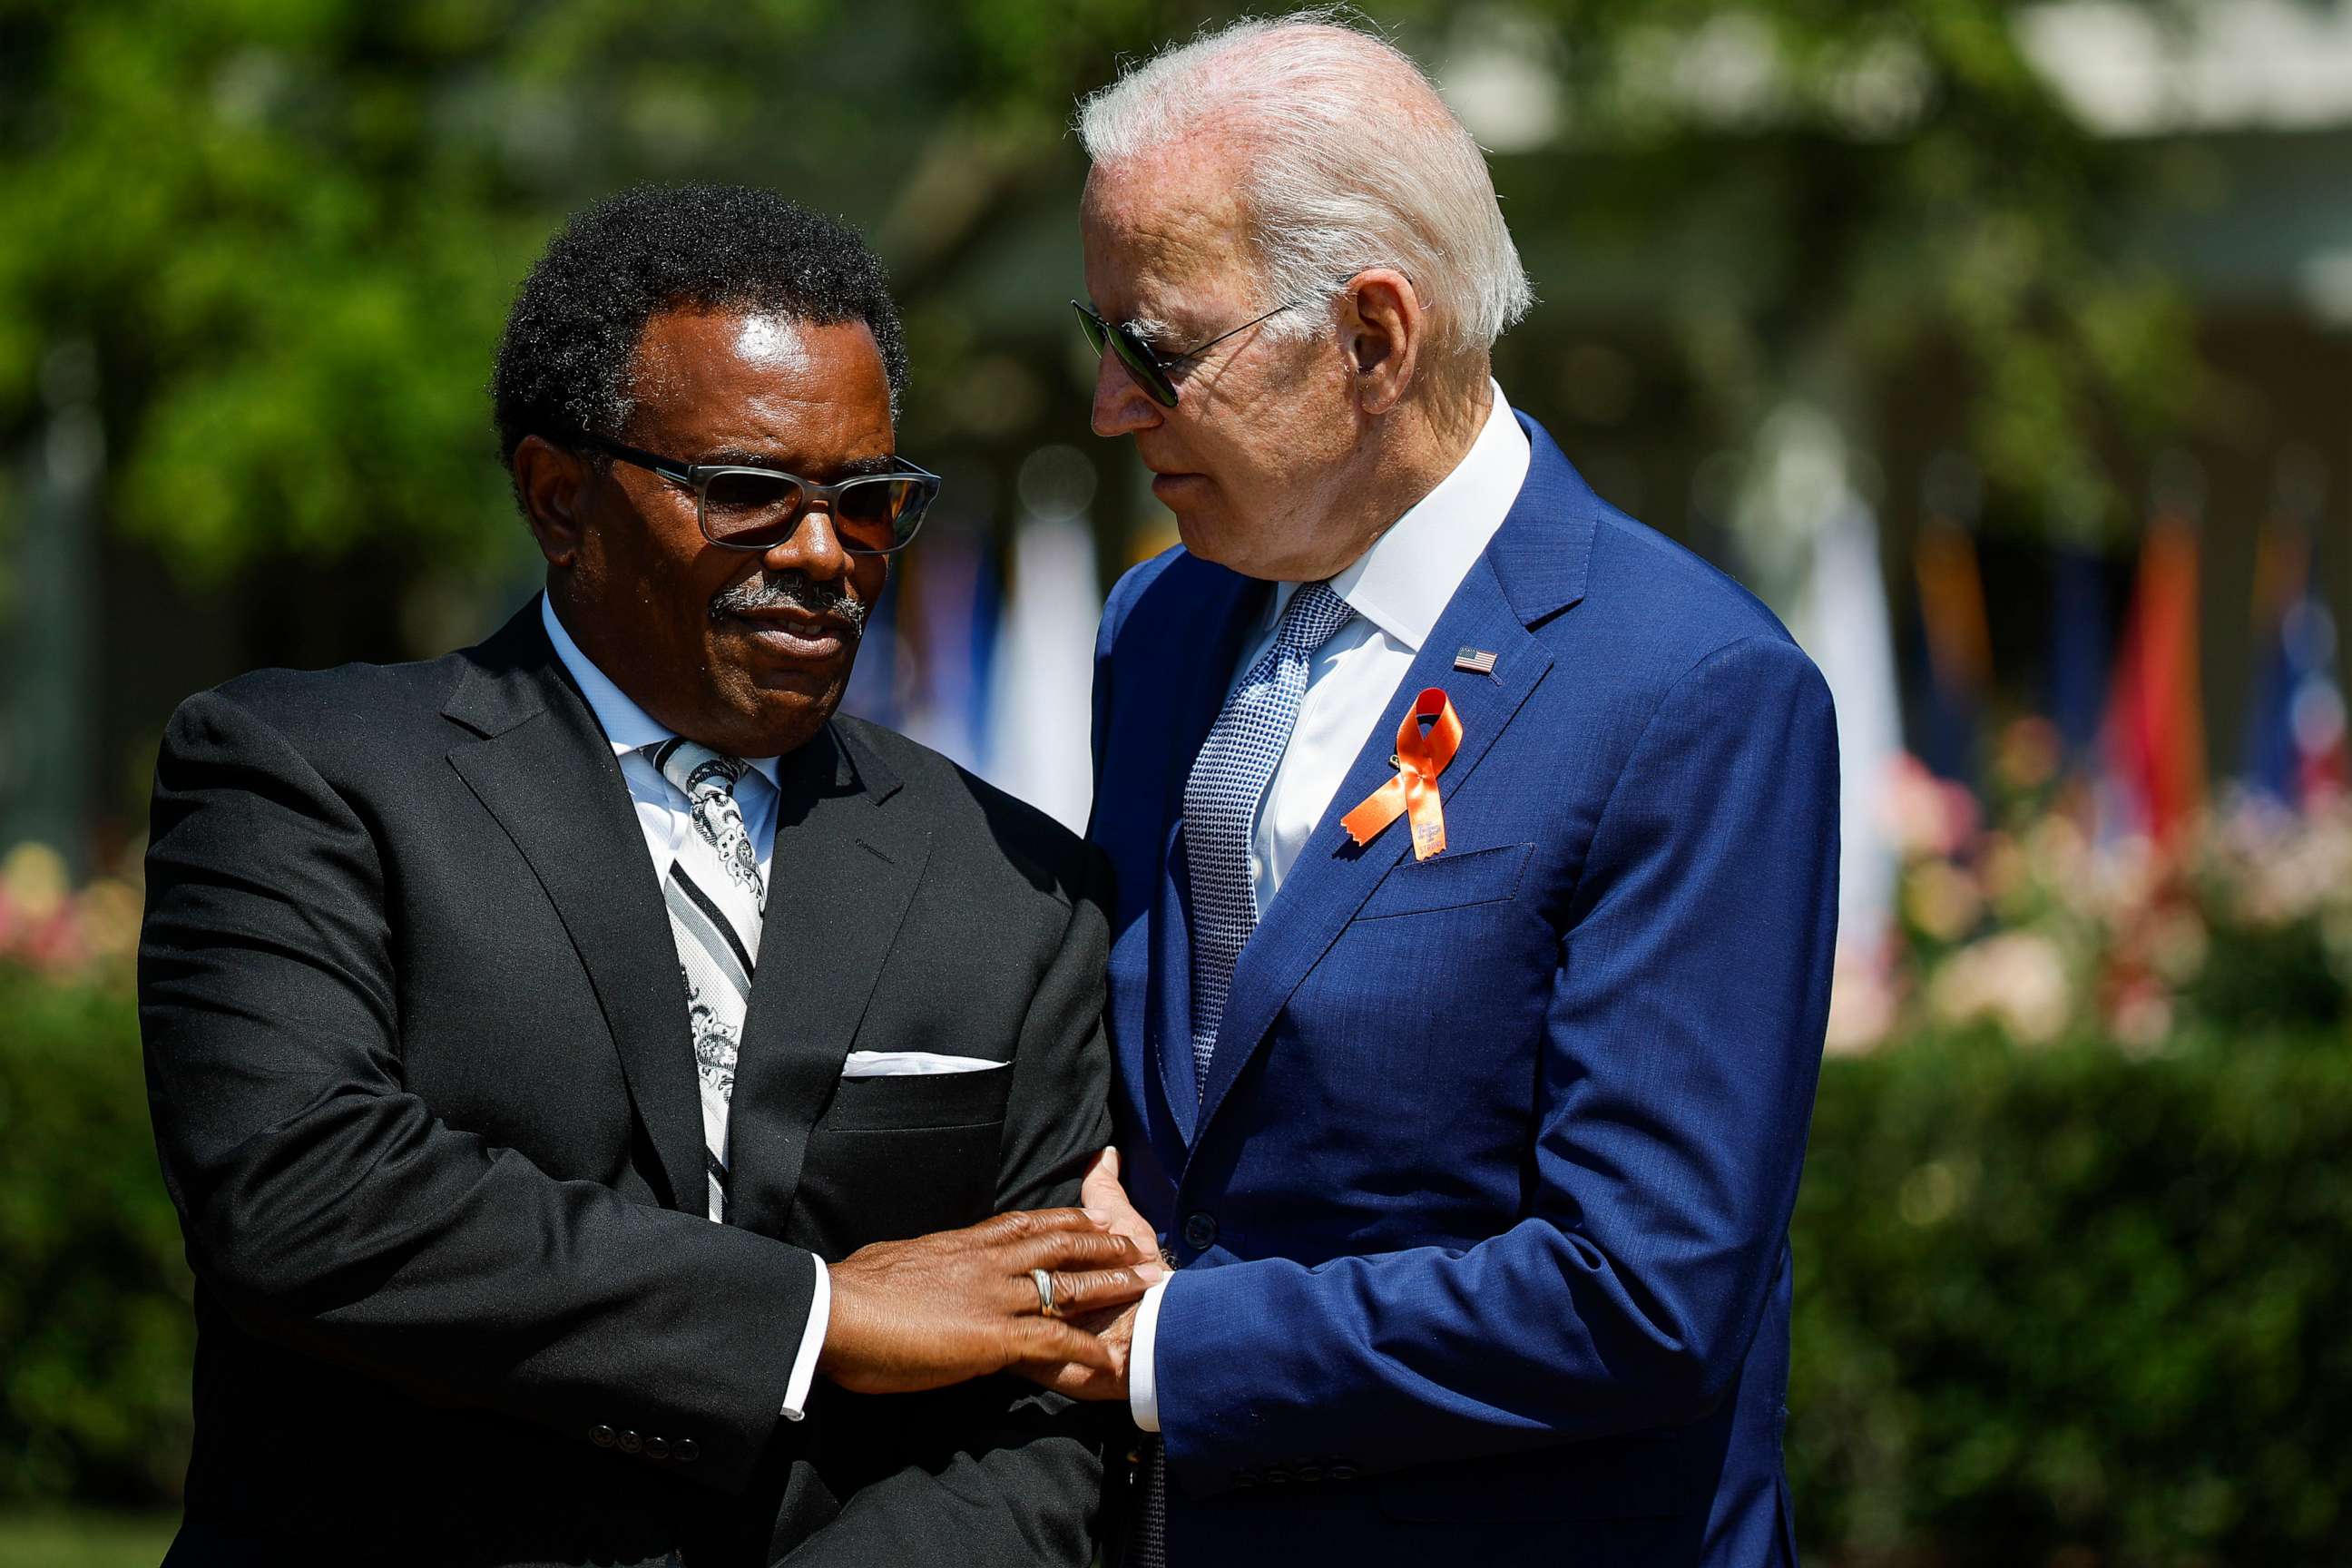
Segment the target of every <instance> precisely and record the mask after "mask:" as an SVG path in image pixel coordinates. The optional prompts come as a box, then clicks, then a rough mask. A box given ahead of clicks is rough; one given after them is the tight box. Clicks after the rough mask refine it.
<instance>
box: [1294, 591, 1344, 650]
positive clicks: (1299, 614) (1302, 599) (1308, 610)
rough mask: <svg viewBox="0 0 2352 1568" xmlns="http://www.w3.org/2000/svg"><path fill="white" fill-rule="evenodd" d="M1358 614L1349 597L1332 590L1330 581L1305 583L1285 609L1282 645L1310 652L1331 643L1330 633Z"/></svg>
mask: <svg viewBox="0 0 2352 1568" xmlns="http://www.w3.org/2000/svg"><path fill="white" fill-rule="evenodd" d="M1355 613H1356V612H1355V610H1354V609H1353V608H1352V607H1350V606H1349V603H1348V601H1347V600H1345V599H1343V598H1341V597H1339V595H1337V594H1335V593H1333V592H1332V591H1331V584H1328V583H1302V584H1299V587H1298V591H1297V593H1295V594H1293V595H1291V596H1290V605H1289V607H1288V608H1287V609H1286V610H1284V611H1283V612H1282V629H1281V631H1280V632H1279V633H1278V634H1277V635H1278V637H1280V639H1281V642H1282V646H1283V647H1286V648H1292V649H1295V650H1297V652H1299V653H1303V654H1311V653H1313V652H1314V651H1315V650H1316V649H1317V648H1319V647H1322V646H1323V645H1324V644H1325V643H1327V642H1329V641H1330V640H1331V634H1332V633H1334V632H1336V631H1338V630H1339V628H1340V627H1341V626H1346V625H1347V624H1348V618H1349V616H1353V615H1354V614H1355Z"/></svg>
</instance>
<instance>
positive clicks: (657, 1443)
mask: <svg viewBox="0 0 2352 1568" xmlns="http://www.w3.org/2000/svg"><path fill="white" fill-rule="evenodd" d="M646 1458H648V1459H667V1458H669V1439H668V1438H667V1437H648V1438H646Z"/></svg>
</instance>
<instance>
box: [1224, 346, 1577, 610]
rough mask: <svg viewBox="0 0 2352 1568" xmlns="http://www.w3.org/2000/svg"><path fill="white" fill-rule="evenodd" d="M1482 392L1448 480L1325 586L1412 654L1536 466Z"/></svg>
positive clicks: (1288, 587) (1281, 592) (1498, 390)
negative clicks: (1473, 428)
mask: <svg viewBox="0 0 2352 1568" xmlns="http://www.w3.org/2000/svg"><path fill="white" fill-rule="evenodd" d="M1486 389H1487V392H1488V393H1489V395H1490V402H1489V404H1488V406H1487V409H1486V424H1485V425H1483V426H1480V427H1479V431H1478V437H1477V439H1476V440H1475V441H1473V442H1471V443H1470V450H1469V451H1467V452H1465V453H1464V454H1463V457H1462V460H1461V461H1460V462H1459V463H1456V464H1455V465H1454V470H1453V472H1451V473H1449V474H1447V475H1446V476H1445V477H1444V479H1440V480H1438V481H1437V484H1436V487H1435V488H1434V489H1432V490H1431V491H1430V492H1429V493H1428V494H1427V495H1425V496H1423V497H1422V498H1421V500H1417V501H1415V502H1414V503H1413V504H1412V506H1410V507H1408V508H1406V509H1405V512H1404V515H1403V516H1402V517H1400V518H1398V519H1397V520H1396V521H1395V522H1393V523H1391V525H1390V526H1389V529H1388V531H1386V532H1384V533H1382V534H1381V536H1380V538H1378V539H1376V540H1374V541H1373V542H1372V547H1371V548H1370V549H1369V550H1367V551H1365V552H1363V553H1362V554H1361V555H1360V556H1358V557H1357V558H1356V559H1355V562H1354V563H1352V564H1350V565H1349V567H1348V568H1347V569H1346V570H1345V571H1342V572H1339V573H1338V574H1334V575H1333V577H1332V578H1331V591H1332V592H1333V593H1335V594H1338V595H1339V597H1341V598H1342V599H1345V600H1347V601H1348V606H1349V608H1350V609H1352V610H1354V611H1355V612H1356V613H1357V614H1358V615H1360V616H1363V617H1364V618H1365V619H1366V620H1368V621H1370V622H1371V623H1372V625H1374V626H1378V627H1379V628H1380V629H1381V631H1383V632H1385V633H1387V634H1388V635H1389V636H1390V637H1393V638H1395V639H1396V640H1397V641H1398V642H1400V643H1402V644H1403V645H1404V646H1405V647H1407V648H1409V649H1411V650H1412V651H1413V652H1415V653H1419V652H1420V651H1421V645H1422V644H1423V643H1424V642H1426V641H1428V640H1429V634H1430V632H1431V631H1432V630H1433V629H1434V628H1435V626H1436V625H1437V617H1438V616H1441V615H1443V614H1444V612H1445V606H1446V604H1447V602H1448V601H1449V600H1451V599H1452V598H1453V597H1454V590H1455V589H1456V588H1458V587H1460V586H1461V585H1462V579H1463V578H1464V577H1465V576H1467V575H1468V574H1469V571H1470V567H1471V565H1472V563H1475V561H1476V560H1477V559H1478V557H1479V555H1480V554H1482V553H1483V552H1485V550H1486V544H1487V542H1488V541H1490V540H1492V539H1493V538H1494V537H1495V531H1496V530H1497V529H1499V528H1501V527H1502V526H1503V519H1504V518H1505V517H1507V516H1508V515H1509V514H1510V510H1511V504H1512V502H1514V501H1516V500H1518V495H1519V489H1520V488H1521V487H1522V486H1523V485H1525V484H1526V483H1527V479H1528V466H1529V465H1530V463H1531V462H1532V461H1533V460H1534V458H1533V454H1532V452H1531V451H1530V450H1529V448H1528V437H1527V433H1526V432H1525V431H1523V430H1521V429H1520V428H1519V423H1518V421H1517V419H1516V418H1514V417H1513V416H1512V414H1511V405H1510V404H1509V403H1508V402H1507V401H1506V400H1505V399H1504V396H1503V389H1502V387H1501V386H1500V385H1498V384H1496V383H1495V382H1493V381H1489V382H1487V384H1486ZM1296 590H1297V584H1295V583H1285V584H1281V586H1280V588H1279V589H1278V591H1277V592H1276V594H1275V596H1274V603H1273V604H1272V605H1270V606H1268V613H1269V615H1271V616H1274V617H1275V618H1276V619H1279V618H1280V616H1281V615H1282V612H1283V610H1284V608H1285V607H1286V605H1288V603H1289V601H1290V595H1292V593H1293V592H1295V591H1296ZM1268 624H1269V625H1271V624H1272V622H1271V621H1269V622H1268Z"/></svg>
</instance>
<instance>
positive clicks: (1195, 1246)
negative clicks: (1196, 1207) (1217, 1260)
mask: <svg viewBox="0 0 2352 1568" xmlns="http://www.w3.org/2000/svg"><path fill="white" fill-rule="evenodd" d="M1216 1244H1217V1216H1216V1215H1212V1214H1205V1213H1203V1214H1196V1215H1187V1216H1186V1217H1185V1220H1184V1245H1185V1246H1187V1247H1191V1248H1192V1250H1193V1251H1195V1252H1206V1251H1208V1250H1209V1248H1210V1247H1214V1246H1215V1245H1216Z"/></svg>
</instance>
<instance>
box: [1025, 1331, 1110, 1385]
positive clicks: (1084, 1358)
mask: <svg viewBox="0 0 2352 1568" xmlns="http://www.w3.org/2000/svg"><path fill="white" fill-rule="evenodd" d="M1014 1332H1015V1334H1016V1335H1017V1338H1016V1339H1015V1340H1014V1342H1013V1344H1014V1348H1015V1355H1014V1359H1015V1360H1016V1361H1017V1362H1018V1363H1020V1364H1021V1365H1023V1366H1051V1365H1053V1364H1054V1363H1057V1362H1064V1363H1076V1365H1079V1366H1090V1367H1094V1368H1096V1369H1097V1370H1098V1371H1102V1372H1108V1373H1116V1372H1118V1361H1117V1360H1116V1359H1115V1358H1114V1357H1113V1356H1112V1354H1111V1348H1110V1347H1109V1346H1108V1345H1107V1344H1105V1343H1103V1342H1102V1341H1100V1340H1098V1339H1097V1338H1095V1337H1094V1335H1092V1334H1089V1333H1084V1332H1081V1331H1079V1330H1076V1329H1074V1328H1072V1327H1070V1325H1069V1324H1067V1323H1057V1322H1055V1321H1054V1320H1053V1319H1051V1318H1024V1319H1023V1320H1022V1321H1021V1323H1020V1326H1019V1327H1018V1328H1017V1329H1016V1330H1015V1331H1014Z"/></svg>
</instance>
